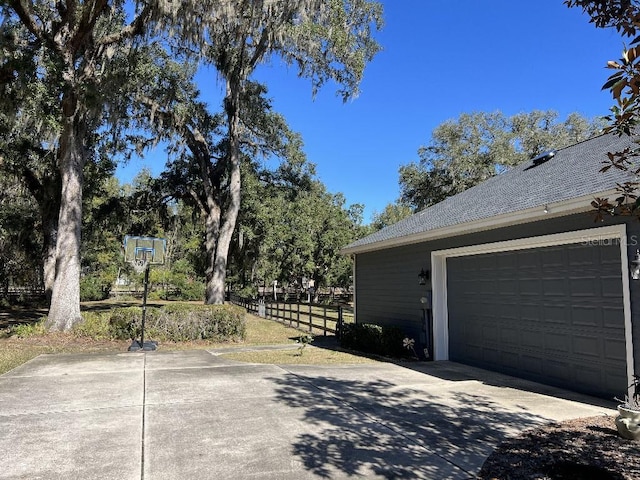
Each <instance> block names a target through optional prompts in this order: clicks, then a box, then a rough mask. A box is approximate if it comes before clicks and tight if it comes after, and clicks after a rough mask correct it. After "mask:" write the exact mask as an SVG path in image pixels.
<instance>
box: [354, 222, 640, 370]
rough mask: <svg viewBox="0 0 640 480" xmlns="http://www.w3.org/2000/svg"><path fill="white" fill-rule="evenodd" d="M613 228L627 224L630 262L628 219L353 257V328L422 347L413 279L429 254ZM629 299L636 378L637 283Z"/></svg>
mask: <svg viewBox="0 0 640 480" xmlns="http://www.w3.org/2000/svg"><path fill="white" fill-rule="evenodd" d="M619 223H626V224H627V237H628V242H629V244H628V247H627V249H628V256H629V259H630V260H631V259H632V258H633V257H634V255H635V252H636V249H638V248H640V222H638V220H635V219H629V218H609V219H606V220H605V222H599V223H595V222H594V221H593V217H592V216H591V215H590V214H586V213H583V214H576V215H572V216H568V217H558V218H552V219H549V220H545V221H541V222H532V223H525V224H521V225H514V226H511V227H506V228H500V229H494V230H487V231H484V232H477V233H473V234H469V235H459V236H455V237H451V238H446V239H440V240H434V241H430V242H423V243H417V244H412V245H407V246H402V247H395V248H388V249H384V250H379V251H375V252H367V253H361V254H358V255H357V260H356V319H357V321H358V322H359V323H376V324H379V325H398V326H401V327H403V328H404V329H405V330H406V333H407V334H409V335H412V336H414V338H416V340H418V341H420V342H422V341H423V340H424V336H423V334H421V332H422V310H421V305H420V297H423V296H425V295H426V294H427V292H428V291H430V290H431V285H430V284H429V283H427V285H425V286H420V285H418V273H419V272H420V269H421V268H428V269H429V270H430V268H431V252H432V251H436V250H443V249H448V248H456V247H463V246H469V245H478V244H483V243H492V242H499V241H507V240H515V239H519V238H528V237H534V236H540V235H549V234H554V233H562V232H570V231H576V230H584V229H589V228H596V227H601V226H606V225H613V224H619ZM630 294H631V309H632V322H633V326H634V328H633V340H634V358H635V369H636V372H640V281H633V280H631V281H630ZM635 306H638V308H634V307H635Z"/></svg>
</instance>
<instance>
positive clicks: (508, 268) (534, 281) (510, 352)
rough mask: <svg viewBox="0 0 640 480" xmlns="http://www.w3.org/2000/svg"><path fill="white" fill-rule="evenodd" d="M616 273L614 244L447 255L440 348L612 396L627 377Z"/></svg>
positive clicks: (544, 380) (617, 263)
mask: <svg viewBox="0 0 640 480" xmlns="http://www.w3.org/2000/svg"><path fill="white" fill-rule="evenodd" d="M612 243H613V241H612ZM621 276H622V274H621V268H620V247H619V246H618V245H615V244H613V245H606V246H602V245H597V246H594V245H582V244H580V245H563V246H554V247H546V248H538V249H528V250H519V251H513V252H501V253H491V254H484V255H477V256H467V257H456V258H449V259H447V298H448V309H449V357H450V358H451V360H454V361H458V362H461V363H467V364H471V365H476V366H479V367H483V368H486V369H490V370H496V371H500V372H504V373H508V374H510V375H514V376H519V377H523V378H528V379H532V380H535V381H539V382H542V383H547V384H551V385H558V386H563V387H566V388H569V389H572V390H576V391H580V392H585V393H590V394H593V395H598V396H602V397H607V398H611V397H612V396H613V395H621V394H622V393H621V392H624V391H626V384H627V381H626V353H625V341H624V338H625V337H624V314H623V300H622V280H621Z"/></svg>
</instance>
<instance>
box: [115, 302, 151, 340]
mask: <svg viewBox="0 0 640 480" xmlns="http://www.w3.org/2000/svg"><path fill="white" fill-rule="evenodd" d="M154 310H155V309H154V308H147V318H148V317H149V316H150V315H149V314H150V312H153V311H154ZM141 328H142V308H141V307H126V308H114V309H113V310H111V315H110V316H109V331H110V333H111V336H112V337H113V338H115V339H118V340H128V339H133V338H139V337H140V331H141Z"/></svg>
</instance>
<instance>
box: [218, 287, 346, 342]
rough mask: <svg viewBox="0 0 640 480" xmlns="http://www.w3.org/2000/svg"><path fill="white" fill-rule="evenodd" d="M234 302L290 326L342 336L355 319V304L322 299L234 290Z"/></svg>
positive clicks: (249, 310)
mask: <svg viewBox="0 0 640 480" xmlns="http://www.w3.org/2000/svg"><path fill="white" fill-rule="evenodd" d="M230 301H231V303H234V304H236V305H240V306H241V307H244V308H246V309H247V311H248V312H250V313H253V314H255V315H258V316H260V317H264V318H269V319H272V320H277V321H279V322H281V323H283V324H285V325H288V326H289V327H293V328H297V329H299V330H304V331H308V332H309V333H315V334H318V333H321V334H322V335H324V336H326V335H327V333H331V334H334V335H336V336H337V337H340V329H341V327H342V325H343V324H344V323H353V321H354V318H353V308H351V307H347V306H343V305H327V304H321V303H300V302H276V301H269V300H263V299H259V300H258V299H253V298H246V297H241V296H239V295H236V294H233V293H232V294H231V296H230Z"/></svg>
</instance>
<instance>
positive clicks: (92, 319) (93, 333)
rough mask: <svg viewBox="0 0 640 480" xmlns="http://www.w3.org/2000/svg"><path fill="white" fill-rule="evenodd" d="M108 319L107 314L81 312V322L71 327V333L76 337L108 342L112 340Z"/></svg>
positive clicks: (108, 315)
mask: <svg viewBox="0 0 640 480" xmlns="http://www.w3.org/2000/svg"><path fill="white" fill-rule="evenodd" d="M109 317H110V314H109V313H96V312H83V313H82V321H81V322H78V323H77V324H75V325H74V326H73V333H74V335H76V336H78V337H89V338H92V339H94V340H109V339H111V338H113V335H112V334H111V325H110V322H109Z"/></svg>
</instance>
